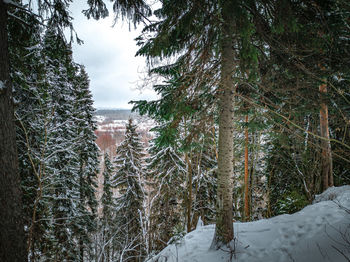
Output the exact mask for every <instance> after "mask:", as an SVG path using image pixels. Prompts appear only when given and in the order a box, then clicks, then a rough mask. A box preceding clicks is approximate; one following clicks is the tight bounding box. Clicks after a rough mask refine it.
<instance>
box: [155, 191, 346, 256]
mask: <svg viewBox="0 0 350 262" xmlns="http://www.w3.org/2000/svg"><path fill="white" fill-rule="evenodd" d="M349 212H350V186H343V187H337V188H335V187H332V188H329V189H328V190H327V191H325V192H324V193H323V194H321V195H319V196H317V197H316V198H315V201H314V203H313V204H312V205H309V206H307V207H305V208H304V209H303V210H301V211H299V212H297V213H295V214H292V215H280V216H277V217H273V218H270V219H263V220H259V221H255V222H249V223H234V230H235V239H236V240H235V241H234V242H235V243H233V242H232V249H235V252H234V253H233V252H230V250H229V249H228V248H226V249H223V250H218V251H212V250H209V247H210V244H211V241H212V239H213V235H214V229H215V226H214V225H208V226H201V225H199V226H197V229H196V230H194V231H192V232H190V233H188V234H187V235H185V237H184V238H183V239H182V240H180V241H178V243H176V244H172V245H169V246H168V247H166V248H165V249H164V250H163V251H162V252H160V253H159V254H158V255H157V256H156V257H154V258H152V259H151V260H149V262H156V261H157V262H185V261H188V262H195V261H199V262H217V261H220V262H221V261H242V262H274V261H281V262H287V261H295V262H323V261H331V262H338V261H339V262H341V261H350V260H349V259H350V213H349ZM199 224H200V223H199Z"/></svg>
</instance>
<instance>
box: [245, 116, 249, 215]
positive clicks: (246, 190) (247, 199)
mask: <svg viewBox="0 0 350 262" xmlns="http://www.w3.org/2000/svg"><path fill="white" fill-rule="evenodd" d="M245 122H246V124H247V125H248V115H246V117H245ZM248 143H249V136H248V126H246V127H245V148H244V218H245V221H249V217H250V214H249V172H248Z"/></svg>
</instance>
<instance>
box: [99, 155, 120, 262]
mask: <svg viewBox="0 0 350 262" xmlns="http://www.w3.org/2000/svg"><path fill="white" fill-rule="evenodd" d="M103 160H104V168H103V193H102V197H101V200H100V201H101V204H102V215H101V218H100V223H99V227H100V234H101V241H100V243H101V244H100V245H101V251H100V253H101V254H99V255H98V256H99V257H100V256H101V257H102V261H107V262H109V261H113V258H114V257H113V256H114V254H113V252H112V251H113V246H112V244H113V238H114V237H115V234H116V232H118V229H116V228H115V225H114V223H115V215H116V213H115V201H114V198H113V191H112V190H113V186H112V183H111V178H112V175H113V173H114V168H113V166H112V163H111V161H110V158H109V155H108V153H105V154H104V158H103Z"/></svg>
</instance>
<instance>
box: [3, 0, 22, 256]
mask: <svg viewBox="0 0 350 262" xmlns="http://www.w3.org/2000/svg"><path fill="white" fill-rule="evenodd" d="M13 107H14V106H13V100H12V88H11V83H10V75H9V56H8V43H7V7H6V5H5V3H4V1H0V261H12V262H16V261H26V260H27V255H26V250H27V249H26V244H25V237H24V226H23V215H22V195H21V194H22V193H21V188H20V177H19V169H18V157H17V148H16V133H15V123H14V113H13V112H14V109H13Z"/></svg>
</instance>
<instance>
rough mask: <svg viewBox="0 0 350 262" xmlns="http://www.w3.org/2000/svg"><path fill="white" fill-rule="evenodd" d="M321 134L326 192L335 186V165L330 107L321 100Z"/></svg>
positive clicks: (323, 179) (323, 177)
mask: <svg viewBox="0 0 350 262" xmlns="http://www.w3.org/2000/svg"><path fill="white" fill-rule="evenodd" d="M320 92H321V95H323V94H326V93H327V84H326V83H323V84H322V85H320ZM320 132H321V137H322V138H323V139H322V140H321V179H322V189H323V190H326V189H327V188H328V187H329V186H333V164H332V150H331V143H330V136H329V124H328V107H327V103H326V102H325V101H322V100H321V109H320Z"/></svg>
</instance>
